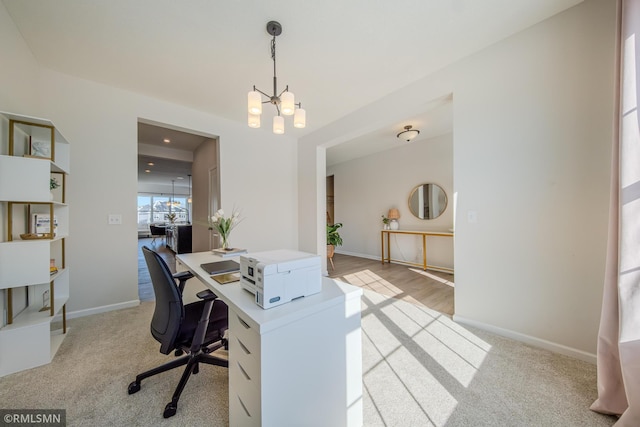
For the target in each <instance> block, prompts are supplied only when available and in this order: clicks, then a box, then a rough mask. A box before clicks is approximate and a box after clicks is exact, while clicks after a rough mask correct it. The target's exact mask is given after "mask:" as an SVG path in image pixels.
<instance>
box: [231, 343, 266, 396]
mask: <svg viewBox="0 0 640 427" xmlns="http://www.w3.org/2000/svg"><path fill="white" fill-rule="evenodd" d="M229 354H230V361H229V369H231V368H235V367H238V368H240V369H242V371H244V372H241V374H242V375H241V377H243V379H244V378H246V380H247V381H251V382H253V383H254V385H255V387H260V359H257V358H256V357H255V356H254V355H253V354H250V353H248V352H247V348H246V347H245V346H244V345H243V344H242V342H240V340H239V339H238V337H236V336H235V335H233V334H231V337H230V339H229Z"/></svg>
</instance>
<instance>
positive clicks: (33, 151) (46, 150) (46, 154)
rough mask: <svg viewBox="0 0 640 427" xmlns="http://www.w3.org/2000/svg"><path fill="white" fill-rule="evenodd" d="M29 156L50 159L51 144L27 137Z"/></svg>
mask: <svg viewBox="0 0 640 427" xmlns="http://www.w3.org/2000/svg"><path fill="white" fill-rule="evenodd" d="M29 155H30V156H31V157H40V158H43V159H51V142H50V141H38V140H34V139H32V138H31V137H29Z"/></svg>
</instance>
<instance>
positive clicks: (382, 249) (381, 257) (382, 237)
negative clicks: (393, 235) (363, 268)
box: [380, 231, 384, 264]
mask: <svg viewBox="0 0 640 427" xmlns="http://www.w3.org/2000/svg"><path fill="white" fill-rule="evenodd" d="M380 262H381V263H382V264H384V232H383V231H381V232H380Z"/></svg>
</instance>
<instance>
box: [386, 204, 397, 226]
mask: <svg viewBox="0 0 640 427" xmlns="http://www.w3.org/2000/svg"><path fill="white" fill-rule="evenodd" d="M387 217H388V218H389V220H390V222H389V229H390V230H397V229H398V228H400V224H399V223H398V220H399V219H400V211H399V210H398V209H396V208H391V209H389V214H388V215H387Z"/></svg>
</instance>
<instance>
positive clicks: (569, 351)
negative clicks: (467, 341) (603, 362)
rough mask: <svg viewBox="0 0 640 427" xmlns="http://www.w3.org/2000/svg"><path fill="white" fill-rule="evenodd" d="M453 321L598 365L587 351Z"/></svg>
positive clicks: (462, 320) (463, 319)
mask: <svg viewBox="0 0 640 427" xmlns="http://www.w3.org/2000/svg"><path fill="white" fill-rule="evenodd" d="M453 321H454V322H456V323H460V324H463V325H468V326H473V327H474V328H478V329H482V330H485V331H487V332H491V333H494V334H496V335H500V336H503V337H506V338H510V339H512V340H515V341H520V342H523V343H525V344H529V345H532V346H534V347H539V348H544V349H545V350H549V351H553V352H554V353H559V354H564V355H565V356H570V357H573V358H576V359H579V360H583V361H585V362H588V363H592V364H594V365H595V364H596V355H595V354H592V353H587V352H586V351H582V350H577V349H575V348H571V347H567V346H565V345H562V344H557V343H554V342H551V341H547V340H543V339H541V338H536V337H532V336H530V335H525V334H521V333H519V332H514V331H511V330H508V329H503V328H499V327H497V326H493V325H489V324H487V323H482V322H477V321H475V320H472V319H467V318H466V317H462V316H458V315H455V314H454V315H453Z"/></svg>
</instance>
